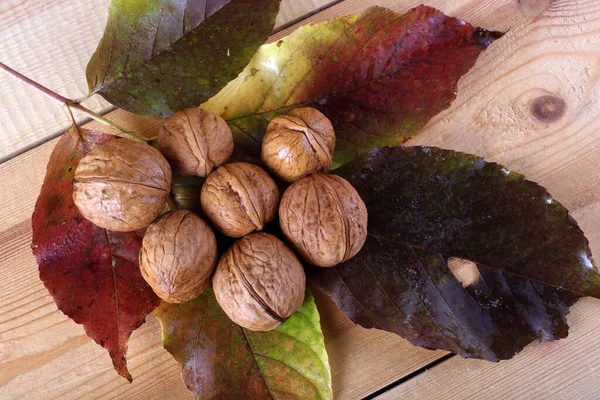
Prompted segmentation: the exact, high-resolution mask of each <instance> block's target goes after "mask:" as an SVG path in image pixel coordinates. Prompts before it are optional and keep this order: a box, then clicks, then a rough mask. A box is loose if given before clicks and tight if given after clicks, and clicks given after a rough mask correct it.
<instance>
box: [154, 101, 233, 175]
mask: <svg viewBox="0 0 600 400" xmlns="http://www.w3.org/2000/svg"><path fill="white" fill-rule="evenodd" d="M158 149H159V150H160V151H161V153H162V154H164V156H165V157H166V158H167V160H169V161H170V162H171V164H172V165H173V169H174V170H175V171H177V172H178V173H180V174H181V175H198V176H201V177H206V176H208V174H210V173H211V172H212V170H213V169H214V168H215V167H217V166H219V165H221V164H223V163H224V162H226V161H227V160H229V158H230V157H231V154H232V153H233V135H232V134H231V129H229V126H228V125H227V122H225V120H223V118H221V117H219V116H218V115H215V114H213V113H211V112H210V111H206V110H203V109H201V108H187V109H185V110H182V111H179V112H177V113H175V114H174V115H173V116H172V117H171V118H169V119H167V120H166V121H165V123H164V124H163V125H162V127H161V128H160V132H159V134H158Z"/></svg>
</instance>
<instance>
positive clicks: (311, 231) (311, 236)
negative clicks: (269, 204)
mask: <svg viewBox="0 0 600 400" xmlns="http://www.w3.org/2000/svg"><path fill="white" fill-rule="evenodd" d="M279 223H280V225H281V230H282V231H283V234H284V235H285V237H286V238H287V239H288V240H289V241H290V242H291V243H292V245H293V246H294V247H295V249H296V250H297V251H298V253H299V254H300V256H301V257H302V258H303V259H304V260H305V261H307V262H309V263H311V264H314V265H317V266H319V267H333V266H335V265H337V264H339V263H341V262H344V261H347V260H349V259H350V258H352V257H354V256H355V255H356V253H358V252H359V250H360V249H361V248H362V246H363V244H364V243H365V240H366V238H367V208H366V207H365V203H364V202H363V201H362V199H361V198H360V196H359V195H358V193H357V192H356V190H355V189H354V188H353V187H352V185H351V184H350V183H348V181H346V180H345V179H343V178H340V177H339V176H336V175H323V174H315V175H310V176H307V177H306V178H302V179H300V180H299V181H297V182H295V183H294V184H292V185H291V186H290V187H289V188H288V189H287V190H286V191H285V193H284V194H283V198H282V199H281V205H280V207H279Z"/></svg>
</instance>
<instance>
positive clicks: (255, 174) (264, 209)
mask: <svg viewBox="0 0 600 400" xmlns="http://www.w3.org/2000/svg"><path fill="white" fill-rule="evenodd" d="M200 203H201V204H202V209H203V210H204V213H205V214H206V215H207V217H208V218H209V219H210V220H211V221H212V222H213V224H214V225H215V226H216V227H217V229H219V230H220V231H221V232H222V233H223V234H225V235H227V236H231V237H242V236H244V235H247V234H248V233H250V232H253V231H260V230H262V229H263V228H264V226H265V225H266V224H267V223H268V222H270V221H271V220H272V219H273V218H274V217H275V214H276V213H277V204H278V203H279V190H278V189H277V185H276V184H275V182H274V181H273V179H271V177H270V176H269V174H267V172H266V171H265V170H263V169H262V168H260V167H259V166H256V165H254V164H249V163H245V162H238V163H231V164H225V165H222V166H220V167H219V168H217V170H216V171H214V172H213V173H212V174H210V175H209V176H208V178H206V182H204V186H202V191H201V193H200Z"/></svg>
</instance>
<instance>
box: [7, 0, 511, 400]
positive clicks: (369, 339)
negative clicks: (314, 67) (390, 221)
mask: <svg viewBox="0 0 600 400" xmlns="http://www.w3.org/2000/svg"><path fill="white" fill-rule="evenodd" d="M375 3H376V1H359V0H347V1H345V2H343V3H340V4H337V5H336V6H334V7H331V8H329V9H327V10H326V11H325V12H324V13H320V14H317V15H315V16H313V17H311V19H310V20H311V21H318V20H322V19H324V18H329V17H331V16H333V15H343V14H349V13H356V12H360V11H362V10H364V9H365V8H367V7H368V6H370V5H373V4H375ZM377 3H379V4H382V5H386V6H389V7H390V8H392V9H395V10H397V11H406V10H407V9H408V8H410V7H413V6H415V5H417V4H419V2H418V1H412V0H411V1H405V2H401V3H400V2H397V1H392V0H382V1H379V2H377ZM430 4H431V5H434V6H437V7H438V8H440V9H442V10H443V11H445V12H447V13H449V14H452V15H457V16H460V17H465V18H469V19H471V20H473V21H476V22H477V23H478V24H479V25H482V26H485V27H488V28H491V29H503V27H504V28H507V27H508V26H509V23H510V21H512V19H513V14H514V12H515V9H514V8H513V3H512V1H510V0H503V1H497V0H487V1H484V2H482V1H464V0H455V1H447V0H438V1H432V2H430ZM477 69H478V67H477V66H476V67H475V70H474V72H476V70H477ZM108 117H109V118H110V119H113V120H115V121H117V122H118V123H120V124H122V125H124V126H126V127H128V128H130V129H133V130H136V131H137V132H140V131H143V132H146V133H147V134H148V135H152V134H155V133H156V130H157V123H156V122H155V121H152V120H147V119H143V118H139V117H135V116H132V115H130V114H128V113H125V112H123V111H114V112H112V113H110V114H109V115H108ZM89 127H98V125H97V124H89ZM55 142H56V141H51V142H49V143H46V144H44V145H42V146H39V147H37V148H35V149H33V150H31V151H29V152H26V153H25V154H23V155H21V156H19V157H16V158H14V159H12V160H10V161H9V162H7V163H5V164H2V165H1V166H0V182H3V183H4V184H5V186H4V187H5V188H6V189H5V190H3V191H2V192H0V204H2V205H3V207H2V208H0V223H1V224H2V225H1V226H0V238H2V239H4V243H5V245H4V246H3V247H2V249H1V250H0V299H2V300H0V363H2V366H1V368H0V397H17V396H23V397H35V398H49V397H58V396H60V397H68V398H71V397H82V396H86V397H120V398H133V397H136V398H137V397H142V396H144V397H150V398H159V397H161V398H165V397H166V398H180V397H181V398H187V397H185V396H188V397H189V395H188V394H187V393H186V390H185V388H184V387H183V384H182V383H181V382H180V378H179V372H178V369H177V367H176V365H175V364H174V362H173V360H172V359H171V358H169V357H170V356H168V355H166V354H165V352H164V351H161V350H160V335H159V333H157V331H158V329H157V323H156V321H155V319H154V318H153V317H149V321H148V324H146V325H144V326H143V327H142V328H140V329H139V330H138V331H136V332H135V333H134V335H133V338H132V340H131V345H130V346H131V348H130V351H129V359H130V366H131V370H132V373H133V375H134V378H135V379H136V380H134V383H133V384H132V385H127V384H126V383H125V382H124V381H123V380H122V379H121V378H118V377H117V376H116V374H115V373H114V371H112V369H111V364H110V361H109V359H108V356H107V355H106V353H105V352H104V350H102V349H100V348H99V347H98V346H97V345H95V344H94V343H92V342H91V341H90V340H89V339H87V338H86V337H84V336H83V331H82V329H81V327H78V326H76V324H74V323H73V322H72V321H70V320H68V319H67V318H66V317H64V316H63V315H62V314H61V313H60V312H59V311H58V310H56V307H55V305H54V303H53V302H52V300H51V299H50V297H49V295H48V294H47V292H46V291H45V289H44V288H43V286H42V284H41V282H39V280H38V279H37V268H36V265H35V261H34V260H33V257H32V256H31V254H30V251H29V249H28V245H29V240H30V228H29V221H28V218H29V216H30V214H31V211H32V208H33V204H34V202H35V197H36V196H37V193H38V191H39V187H40V186H41V181H42V179H43V173H44V168H45V164H46V162H47V160H48V157H49V154H50V152H51V149H52V147H53V146H54V144H55ZM24 182H26V184H24ZM318 303H319V306H320V309H321V312H322V319H323V328H324V331H325V336H326V343H327V348H328V351H329V355H330V359H331V365H332V371H333V386H334V391H335V394H336V397H337V398H343V399H355V398H361V397H364V396H365V395H368V394H370V393H372V392H374V391H376V390H378V389H379V388H381V387H384V386H386V385H387V384H389V383H391V382H394V381H395V380H397V379H398V378H401V377H402V376H405V375H407V374H409V373H410V372H412V371H415V370H417V369H419V368H421V367H423V366H425V365H427V364H428V363H430V362H431V361H433V360H435V359H436V358H437V357H439V356H441V355H442V354H444V353H442V352H430V351H427V350H422V349H419V348H416V347H413V346H411V345H409V344H408V343H406V342H405V341H403V340H402V339H400V338H398V337H397V336H395V335H392V334H389V333H385V332H378V331H372V330H364V329H362V328H359V327H356V326H353V325H352V324H351V323H349V322H348V321H347V320H346V319H345V317H344V316H343V315H341V314H340V313H339V312H338V311H337V310H336V309H335V307H334V306H332V304H331V303H330V302H329V301H327V300H325V299H323V298H320V297H319V298H318ZM5 367H7V368H5ZM15 372H17V373H15Z"/></svg>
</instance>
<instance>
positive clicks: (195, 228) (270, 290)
mask: <svg viewBox="0 0 600 400" xmlns="http://www.w3.org/2000/svg"><path fill="white" fill-rule="evenodd" d="M157 147H158V150H157V149H156V148H154V147H152V146H150V145H148V144H145V143H142V142H136V141H132V140H128V139H116V140H112V141H110V142H107V143H105V144H102V145H99V146H97V147H96V148H95V149H93V150H92V151H90V152H89V153H88V154H87V155H86V156H85V157H84V158H83V159H82V160H81V161H80V163H79V166H78V167H77V170H76V173H75V178H74V181H73V186H74V190H73V198H74V201H75V204H76V205H77V207H78V209H79V210H80V212H81V213H82V214H83V215H84V217H85V218H87V219H88V220H90V221H91V222H93V223H94V224H96V225H97V226H99V227H101V228H105V229H109V230H112V231H135V230H138V229H142V228H147V230H146V233H145V236H144V239H143V242H142V248H141V251H140V268H141V271H142V275H143V277H144V279H145V280H146V281H147V282H148V284H149V285H150V286H151V287H152V289H153V290H154V291H155V293H156V294H157V295H158V296H159V297H160V298H161V299H163V300H165V301H167V302H170V303H183V302H186V301H189V300H191V299H193V298H195V297H197V296H199V295H200V294H201V293H202V291H204V290H205V289H206V288H207V287H208V286H209V285H210V284H211V281H212V285H213V288H214V292H215V296H216V298H217V301H218V302H219V304H220V305H221V307H222V308H223V310H224V311H225V312H226V313H227V315H229V317H230V318H231V319H232V320H233V321H234V322H236V323H237V324H239V325H241V326H243V327H246V328H249V329H252V330H259V331H264V330H270V329H274V328H276V327H277V326H279V325H280V324H281V323H282V322H284V321H285V320H286V319H287V318H288V317H289V316H290V315H292V314H293V313H294V311H296V310H297V309H298V307H300V305H301V304H302V301H303V299H304V291H305V285H306V277H305V274H304V269H303V266H302V264H301V262H300V261H299V260H298V258H297V256H296V254H298V255H299V256H300V257H301V258H302V259H303V260H304V261H305V262H306V263H309V264H313V265H316V266H320V267H332V266H335V265H337V264H339V263H341V262H344V261H346V260H348V259H350V258H351V257H353V256H354V255H356V253H358V251H359V250H360V249H361V247H362V246H363V244H364V242H365V239H366V235H367V210H366V207H365V204H364V203H363V201H362V200H361V198H360V196H359V195H358V193H357V192H356V190H355V189H354V188H353V187H352V185H350V183H348V182H347V181H346V180H344V179H343V178H340V177H339V176H336V175H327V174H325V173H326V172H328V171H329V169H330V168H331V160H332V154H333V151H334V147H335V133H334V130H333V126H332V125H331V122H330V121H329V120H328V119H327V118H326V117H325V116H324V115H323V114H322V113H320V112H319V111H317V110H315V109H313V108H298V109H295V110H293V111H291V112H290V113H289V114H287V115H281V116H278V117H275V118H274V119H273V120H271V122H270V123H269V125H268V127H267V132H266V134H265V136H264V139H263V142H262V161H263V163H264V165H265V166H266V168H267V169H268V170H269V171H270V172H271V173H272V174H273V175H274V176H276V177H277V178H278V179H279V180H280V182H281V183H282V185H283V184H285V185H287V184H290V186H289V187H287V189H286V190H285V192H284V193H283V196H282V197H281V198H280V195H279V193H280V192H279V187H278V185H277V183H276V182H275V180H273V178H271V176H270V175H269V173H267V171H265V170H264V169H263V168H261V167H259V166H258V165H254V164H250V163H246V162H232V163H227V164H226V162H227V161H228V160H229V158H230V157H231V156H232V153H233V136H232V133H231V130H230V129H229V127H228V125H227V123H226V122H225V121H224V120H223V119H222V118H220V117H218V116H216V115H214V114H212V113H210V112H208V111H205V110H202V109H186V110H183V111H180V112H178V113H176V114H175V115H174V116H172V117H171V118H169V119H168V120H166V121H165V123H164V124H163V126H162V128H161V130H160V133H159V138H158V146H157ZM171 168H173V170H174V171H175V172H176V173H178V174H181V175H198V176H200V177H205V178H206V180H205V182H204V184H203V186H202V190H201V194H200V203H201V205H202V210H203V213H204V216H205V218H206V219H207V220H209V221H210V222H211V225H212V227H214V228H216V229H217V230H219V231H220V232H221V233H223V234H224V235H227V236H230V237H233V238H240V239H238V240H237V241H236V242H235V243H234V244H233V245H232V246H231V247H230V248H229V249H228V250H227V251H226V252H225V253H224V254H223V255H222V257H221V258H220V260H219V261H218V263H217V258H218V251H217V241H216V238H215V235H214V233H213V230H212V228H211V225H209V224H208V223H207V222H205V221H204V220H203V219H202V218H200V217H199V216H198V215H196V214H194V213H192V212H190V211H185V210H177V211H168V212H166V213H164V214H163V215H162V216H161V213H163V212H164V210H165V203H166V201H167V198H168V196H169V193H170V190H171V174H172V172H171ZM277 214H279V224H280V227H281V231H282V232H283V234H284V236H285V238H286V239H287V241H288V242H289V244H290V245H291V246H292V247H293V248H294V250H295V251H296V252H294V251H292V250H291V249H290V248H289V247H288V246H287V245H286V244H285V243H284V242H282V241H281V240H280V239H278V238H276V237H275V236H273V235H270V234H267V233H259V232H260V231H262V230H263V229H264V228H265V226H266V225H267V224H268V223H269V222H271V221H272V220H274V218H275V217H276V216H277ZM215 264H216V267H215Z"/></svg>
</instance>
